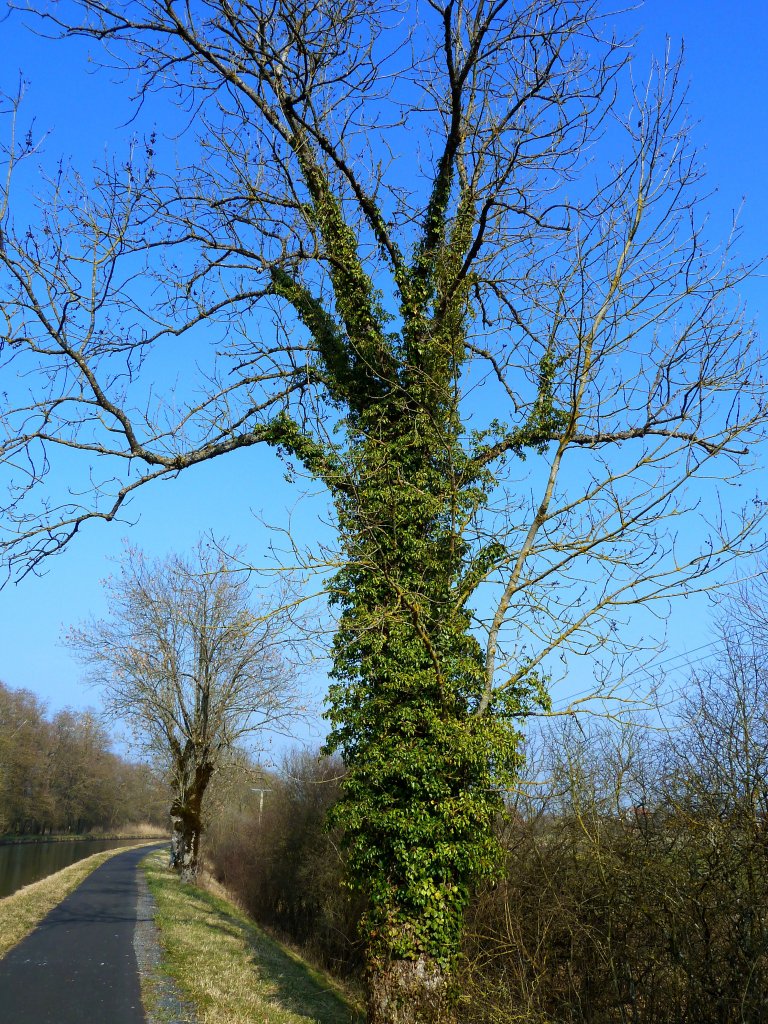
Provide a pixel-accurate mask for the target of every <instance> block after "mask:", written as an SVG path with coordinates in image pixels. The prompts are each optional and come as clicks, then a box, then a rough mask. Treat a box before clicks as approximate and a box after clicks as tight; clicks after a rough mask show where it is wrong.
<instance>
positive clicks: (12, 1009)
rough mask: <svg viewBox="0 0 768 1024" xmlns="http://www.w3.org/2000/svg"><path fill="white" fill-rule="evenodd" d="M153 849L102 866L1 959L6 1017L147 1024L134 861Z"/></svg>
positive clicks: (0, 995)
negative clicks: (136, 948)
mask: <svg viewBox="0 0 768 1024" xmlns="http://www.w3.org/2000/svg"><path fill="white" fill-rule="evenodd" d="M151 849H153V847H146V846H145V847H143V848H141V849H139V850H127V851H126V852H125V853H120V854H118V855H117V856H116V857H112V858H111V859H110V860H108V861H107V862H106V863H104V864H102V865H101V867H98V868H96V870H95V871H94V872H93V873H92V874H90V875H89V876H88V877H87V878H86V879H85V881H84V882H83V883H82V884H81V885H80V886H78V888H77V889H75V891H74V892H72V893H71V894H70V895H69V896H67V898H66V899H65V900H64V901H63V902H62V903H60V904H59V905H58V907H56V908H55V909H54V910H52V911H51V913H50V914H48V916H47V917H45V918H43V920H42V921H41V922H40V924H39V925H38V926H37V928H35V930H34V931H33V932H32V933H31V934H30V935H28V936H27V937H26V939H24V940H23V941H22V942H20V943H19V945H18V946H16V947H15V948H14V949H12V950H11V951H10V953H8V954H7V956H5V958H4V959H2V960H0V1021H3V1022H5V1021H7V1022H8V1024H11V1022H13V1024H145V1017H144V1011H143V1009H142V1006H141V990H140V987H139V973H138V969H137V966H136V955H135V953H134V948H133V932H134V927H135V924H136V898H137V890H136V865H137V864H138V862H139V861H140V860H141V859H142V857H145V856H146V855H147V854H148V853H149V852H150V850H151Z"/></svg>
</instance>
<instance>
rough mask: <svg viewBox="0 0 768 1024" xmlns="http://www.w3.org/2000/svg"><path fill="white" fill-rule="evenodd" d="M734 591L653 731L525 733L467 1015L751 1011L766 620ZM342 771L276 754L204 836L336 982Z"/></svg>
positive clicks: (475, 940) (767, 692)
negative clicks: (329, 818) (522, 765)
mask: <svg viewBox="0 0 768 1024" xmlns="http://www.w3.org/2000/svg"><path fill="white" fill-rule="evenodd" d="M742 596H743V597H744V598H745V599H744V600H743V601H734V602H733V603H732V604H730V605H729V606H728V613H727V618H725V617H724V619H723V623H722V631H721V634H720V639H721V642H722V644H721V651H722V653H721V654H720V656H719V657H718V658H717V659H716V660H714V661H713V662H711V663H709V664H707V665H706V666H705V667H704V668H699V669H697V670H696V671H695V672H693V673H692V675H691V677H690V680H689V684H688V686H687V688H686V694H685V697H684V699H682V701H681V703H680V705H679V706H678V708H677V714H676V716H675V717H674V719H673V718H672V716H669V715H668V716H667V719H666V721H665V723H664V727H663V728H661V727H660V726H659V723H658V720H656V719H654V720H649V721H645V722H638V721H635V722H631V723H626V722H624V723H620V722H616V721H613V722H611V721H608V720H605V719H593V720H592V721H591V723H590V720H588V719H587V720H580V721H579V722H575V721H574V720H572V719H565V720H563V719H556V720H554V721H553V722H551V723H550V725H549V727H546V728H544V729H542V730H541V731H540V733H539V735H538V737H537V738H535V739H532V740H531V741H530V745H529V750H528V766H529V772H530V781H529V784H526V785H523V786H521V788H520V790H519V792H518V793H516V794H511V795H510V798H509V800H508V802H507V807H506V812H505V813H504V814H501V815H500V816H499V818H498V819H497V832H498V836H499V838H500V840H501V843H502V845H503V847H504V849H505V851H506V871H505V874H504V877H503V879H502V880H501V881H500V882H499V883H497V884H493V885H492V884H489V885H488V886H487V887H485V888H484V889H481V890H480V891H478V892H476V894H475V896H474V899H473V901H472V903H471V904H470V906H469V909H468V912H467V915H466V921H465V938H464V943H463V952H462V959H461V961H460V969H459V972H458V975H457V986H458V991H459V999H460V1002H461V1011H460V1012H461V1020H462V1021H463V1022H465V1024H490V1022H493V1024H512V1022H513V1021H514V1022H516V1024H551V1022H554V1021H557V1022H558V1024H619V1022H621V1024H673V1022H674V1024H679V1022H682V1021H690V1022H694V1021H695V1022H696V1024H736V1022H754V1024H757V1022H762V1021H764V1020H765V1019H766V1016H765V1014H766V1001H765V1000H766V992H768V642H767V641H768V625H767V624H768V615H767V614H766V601H765V599H764V595H763V594H762V592H761V591H759V590H754V589H753V590H752V591H751V592H750V593H749V594H746V595H742ZM563 721H565V724H561V723H562V722H563ZM342 773H343V768H342V767H341V766H340V765H339V764H338V763H337V762H334V761H331V760H328V759H318V758H313V757H310V756H307V755H301V756H299V755H294V756H292V757H290V758H288V759H287V760H286V762H285V764H284V766H283V769H282V771H281V772H280V773H279V776H278V777H276V778H275V779H274V780H272V782H271V783H270V785H271V787H272V790H271V792H269V793H268V794H266V799H265V803H264V808H263V812H262V813H261V815H260V816H259V813H258V804H256V803H254V802H253V801H251V804H250V807H251V811H250V814H247V813H246V814H243V813H242V807H241V808H240V811H241V813H240V815H239V827H238V828H233V827H232V821H231V819H230V820H229V821H228V822H226V824H225V825H224V827H222V828H218V827H217V828H214V829H213V830H212V836H211V838H212V848H213V852H214V866H215V870H216V872H217V873H218V875H219V877H220V878H222V879H223V880H224V881H225V882H226V884H228V885H229V886H230V887H232V888H234V889H235V890H236V891H237V892H238V894H239V895H240V897H241V899H242V900H243V902H244V903H245V904H246V906H247V907H248V908H249V909H250V911H251V912H252V913H253V914H254V915H255V916H256V917H257V918H258V919H259V920H260V921H262V922H263V923H264V924H266V925H267V926H268V927H271V928H272V929H273V930H274V931H276V932H278V933H280V934H282V935H283V936H286V937H288V938H289V939H291V940H292V941H293V942H294V943H296V944H299V945H302V946H303V947H304V949H305V950H306V951H307V953H309V954H310V955H312V956H314V957H315V959H316V960H317V961H319V962H322V963H323V964H324V965H325V966H327V967H330V968H332V969H333V970H335V971H336V972H338V973H339V974H342V975H347V976H349V975H352V976H354V975H355V974H356V973H358V974H359V972H360V968H361V965H362V956H361V947H360V942H359V939H358V937H357V934H356V927H355V924H356V920H357V915H358V913H359V909H360V908H359V907H358V906H356V904H355V899H354V897H353V896H352V895H351V894H350V892H349V890H347V889H345V887H344V884H343V883H344V879H345V870H346V866H345V858H344V854H343V852H342V851H341V849H340V846H339V843H338V836H337V835H335V834H334V833H333V832H329V831H328V830H327V828H325V827H324V824H323V823H324V809H325V808H326V807H327V806H328V805H329V804H331V803H332V801H333V800H334V799H335V798H336V796H337V791H338V787H339V784H340V776H341V775H342ZM224 820H225V819H222V822H224Z"/></svg>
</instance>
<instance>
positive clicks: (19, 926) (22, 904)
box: [0, 843, 144, 957]
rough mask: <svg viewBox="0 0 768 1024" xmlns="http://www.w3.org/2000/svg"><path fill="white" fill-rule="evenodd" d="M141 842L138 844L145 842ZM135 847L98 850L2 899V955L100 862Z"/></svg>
mask: <svg viewBox="0 0 768 1024" xmlns="http://www.w3.org/2000/svg"><path fill="white" fill-rule="evenodd" d="M143 845H144V844H143V843H137V844H136V846H143ZM130 849H133V847H130V846H123V847H120V849H117V850H105V851H104V852H103V853H94V854H93V856H91V857H85V858H84V859H83V860H79V861H77V863H75V864H70V866H69V867H68V868H64V869H63V870H62V871H57V872H56V874H54V875H49V876H48V877H47V878H41V879H40V881H39V882H33V883H32V884H31V885H25V886H24V888H23V889H19V890H18V892H14V893H12V894H11V895H10V896H6V897H5V899H1V900H0V957H3V956H5V954H6V953H7V952H8V950H9V949H11V948H12V947H13V946H15V945H17V943H19V942H21V940H22V939H23V938H25V937H26V936H27V935H29V933H30V932H31V931H32V929H33V928H34V927H35V926H36V925H37V924H38V923H39V922H40V921H42V919H43V918H44V917H45V915H46V914H47V913H49V912H50V911H51V910H53V908H54V907H56V906H58V904H59V903H61V901H62V900H63V899H64V897H65V896H69V894H70V893H71V892H72V890H73V889H76V888H77V886H78V885H80V883H81V882H82V881H83V879H85V878H87V877H88V875H90V873H91V872H92V871H95V869H96V868H97V867H99V865H100V864H103V863H104V861H105V860H109V858H110V857H114V856H116V854H118V853H124V852H125V850H130Z"/></svg>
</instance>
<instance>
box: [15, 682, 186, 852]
mask: <svg viewBox="0 0 768 1024" xmlns="http://www.w3.org/2000/svg"><path fill="white" fill-rule="evenodd" d="M111 747H112V740H111V737H110V735H109V733H108V732H107V730H106V729H105V728H104V726H103V725H102V724H101V723H100V722H99V721H98V720H97V718H96V717H95V716H94V715H93V714H92V713H91V712H88V711H71V710H65V711H59V712H57V713H56V714H54V715H52V716H51V715H48V714H47V710H46V707H45V704H44V703H43V702H42V701H40V700H39V699H38V698H37V697H36V696H35V695H34V694H33V693H31V692H30V691H29V690H15V689H11V688H10V687H8V686H6V685H5V684H3V683H0V834H9V833H11V834H21V835H39V834H43V833H48V832H53V833H72V834H83V833H87V832H91V831H93V830H94V829H96V830H107V831H108V830H113V829H118V828H121V827H122V826H125V825H127V824H134V823H136V824H138V823H147V824H152V825H158V826H162V827H167V826H168V795H167V786H166V785H165V783H164V782H163V781H162V780H161V779H160V778H159V776H158V775H157V773H156V772H154V771H153V769H152V768H151V767H150V766H149V765H146V764H132V763H130V762H128V761H126V760H125V759H123V758H121V757H119V756H118V755H117V754H115V753H113V751H112V749H111Z"/></svg>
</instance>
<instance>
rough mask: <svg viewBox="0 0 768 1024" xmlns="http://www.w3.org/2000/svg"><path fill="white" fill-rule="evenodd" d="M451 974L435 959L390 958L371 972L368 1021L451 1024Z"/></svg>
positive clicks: (401, 1023)
mask: <svg viewBox="0 0 768 1024" xmlns="http://www.w3.org/2000/svg"><path fill="white" fill-rule="evenodd" d="M451 1020H453V1016H452V1014H451V1010H450V1006H449V1001H448V978H447V976H446V973H445V971H444V970H443V969H442V968H441V967H440V966H439V965H438V964H437V963H435V961H434V960H432V959H431V958H429V957H426V956H422V957H419V958H418V959H417V960H390V961H389V962H388V963H386V964H384V965H383V966H381V967H377V968H375V969H372V970H370V971H369V974H368V1024H449V1022H450V1021H451Z"/></svg>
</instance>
